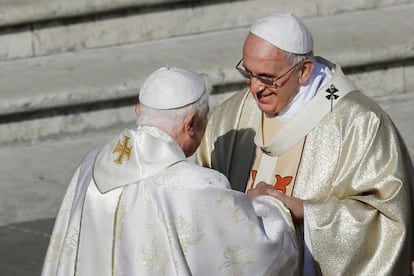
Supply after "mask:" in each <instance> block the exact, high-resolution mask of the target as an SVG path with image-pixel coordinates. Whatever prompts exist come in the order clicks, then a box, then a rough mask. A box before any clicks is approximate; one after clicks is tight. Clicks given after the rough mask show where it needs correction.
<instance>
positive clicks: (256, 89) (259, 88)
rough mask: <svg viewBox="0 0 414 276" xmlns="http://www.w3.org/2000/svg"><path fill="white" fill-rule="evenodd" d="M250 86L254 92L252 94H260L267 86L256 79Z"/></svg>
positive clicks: (251, 81)
mask: <svg viewBox="0 0 414 276" xmlns="http://www.w3.org/2000/svg"><path fill="white" fill-rule="evenodd" d="M249 86H250V91H252V93H254V94H256V93H259V92H261V91H263V90H264V89H265V85H264V84H263V83H261V82H260V81H259V80H258V79H257V78H255V77H252V78H251V79H250V83H249Z"/></svg>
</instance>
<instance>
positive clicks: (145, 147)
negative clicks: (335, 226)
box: [42, 127, 298, 276]
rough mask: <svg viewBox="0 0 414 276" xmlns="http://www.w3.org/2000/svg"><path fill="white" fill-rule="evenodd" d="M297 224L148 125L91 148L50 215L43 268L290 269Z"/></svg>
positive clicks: (142, 271) (82, 271) (129, 271)
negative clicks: (187, 155) (197, 161)
mask: <svg viewBox="0 0 414 276" xmlns="http://www.w3.org/2000/svg"><path fill="white" fill-rule="evenodd" d="M297 269H298V248H297V242H296V234H295V229H294V226H293V223H292V220H291V217H290V213H289V211H288V210H287V208H286V207H285V206H283V205H282V204H281V203H280V202H278V201H277V200H275V199H274V198H272V197H269V196H261V197H258V198H257V199H255V200H254V201H253V202H250V201H249V200H248V199H247V197H246V196H245V195H244V194H243V193H241V192H237V191H233V190H231V189H230V185H229V182H228V180H227V179H226V177H225V176H224V175H222V174H221V173H219V172H217V171H213V170H211V169H206V168H202V167H200V166H197V165H195V164H194V163H191V162H189V161H187V160H186V158H185V156H184V153H183V151H182V150H181V148H180V147H179V146H178V144H177V143H176V142H175V141H174V140H173V139H172V138H171V137H170V136H169V135H167V134H166V133H164V132H162V131H160V130H158V129H156V128H153V127H139V128H138V129H137V130H125V131H123V132H122V133H121V134H120V135H119V136H118V137H116V139H114V140H113V141H112V142H110V143H108V144H107V145H106V146H104V147H103V149H102V150H101V151H100V152H99V153H98V154H96V152H94V153H91V154H90V155H88V157H87V158H85V160H84V161H83V162H82V164H81V165H80V167H79V169H78V170H77V172H76V173H75V175H74V177H73V179H72V181H71V184H70V186H69V189H68V192H67V194H66V196H65V199H64V203H63V204H62V208H61V211H60V213H59V215H58V217H57V219H56V224H55V227H54V230H53V233H52V238H51V243H50V246H49V249H48V253H47V257H46V259H45V263H44V267H43V271H42V275H44V276H45V275H88V276H89V275H102V276H105V275H294V274H295V273H296V272H297Z"/></svg>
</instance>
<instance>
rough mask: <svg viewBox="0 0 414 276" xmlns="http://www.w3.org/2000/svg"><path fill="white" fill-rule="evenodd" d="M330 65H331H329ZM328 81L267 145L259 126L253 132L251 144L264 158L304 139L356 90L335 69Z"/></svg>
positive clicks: (340, 71)
mask: <svg viewBox="0 0 414 276" xmlns="http://www.w3.org/2000/svg"><path fill="white" fill-rule="evenodd" d="M322 62H326V61H323V60H322ZM331 65H332V64H331ZM331 70H332V78H331V79H330V80H329V82H327V83H326V84H325V85H323V86H322V87H320V88H319V89H318V92H317V93H316V94H315V96H314V97H313V98H312V99H311V100H310V101H309V102H308V103H306V104H305V105H304V106H303V107H302V109H301V110H300V111H299V112H298V113H296V115H295V116H294V117H293V118H292V119H291V120H289V121H288V122H287V123H286V124H285V125H284V126H283V127H282V129H280V130H279V131H278V133H277V134H276V135H275V136H274V137H273V138H272V140H271V141H270V142H269V144H267V145H265V144H263V132H262V125H261V124H260V126H259V129H258V131H257V132H256V135H255V138H254V141H255V144H256V146H258V147H260V148H261V149H262V151H263V153H265V154H266V155H269V156H280V155H282V154H284V153H285V152H287V151H288V150H289V149H291V148H292V147H293V146H295V145H296V144H297V143H298V142H299V141H300V140H301V139H302V138H304V137H305V136H306V135H307V134H308V133H309V132H310V131H311V130H312V129H313V128H314V127H315V126H316V125H317V124H318V123H319V122H320V121H321V120H322V118H323V117H325V116H326V115H327V114H328V113H329V112H331V111H332V109H333V108H334V106H335V105H336V103H337V102H338V101H339V100H341V99H342V98H343V97H344V96H345V95H346V94H348V93H349V92H351V91H355V90H358V89H357V88H356V86H355V85H354V84H353V83H352V82H351V81H349V80H348V78H346V77H345V76H344V74H343V73H342V70H341V68H340V67H339V66H338V65H336V66H335V67H332V69H331Z"/></svg>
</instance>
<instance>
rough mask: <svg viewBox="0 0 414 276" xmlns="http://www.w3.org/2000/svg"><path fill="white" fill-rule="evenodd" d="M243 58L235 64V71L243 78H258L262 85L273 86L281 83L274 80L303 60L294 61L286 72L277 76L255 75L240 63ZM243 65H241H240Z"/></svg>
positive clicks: (285, 73)
mask: <svg viewBox="0 0 414 276" xmlns="http://www.w3.org/2000/svg"><path fill="white" fill-rule="evenodd" d="M242 61H243V59H241V60H240V61H239V62H238V63H237V65H236V69H237V71H239V72H240V74H241V75H242V76H243V77H244V78H245V79H249V80H251V79H252V78H256V79H258V80H259V81H260V82H261V83H262V84H263V85H265V86H273V87H276V88H278V87H281V86H282V85H283V84H282V85H278V84H277V83H276V82H277V81H278V80H280V79H281V78H283V77H284V76H286V75H287V74H288V73H289V72H290V71H292V70H293V68H295V67H297V66H298V65H299V64H301V63H302V62H303V60H301V61H299V62H298V63H296V64H295V65H293V66H292V67H290V68H289V69H288V70H287V71H286V72H284V73H283V74H281V75H280V76H279V77H275V78H274V77H266V76H260V75H255V74H253V73H252V72H250V71H248V70H246V68H244V66H243V65H241V64H242ZM242 66H243V67H242Z"/></svg>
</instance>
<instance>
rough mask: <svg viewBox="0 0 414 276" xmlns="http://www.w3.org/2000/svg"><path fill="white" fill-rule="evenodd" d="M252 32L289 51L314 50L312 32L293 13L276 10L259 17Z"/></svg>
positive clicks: (304, 52) (302, 51) (303, 52)
mask: <svg viewBox="0 0 414 276" xmlns="http://www.w3.org/2000/svg"><path fill="white" fill-rule="evenodd" d="M250 32H251V33H252V34H254V35H256V36H258V37H260V38H262V39H264V40H266V41H267V42H269V43H271V44H273V45H274V46H276V47H278V48H279V49H282V50H284V51H286V52H289V53H294V54H307V53H309V52H311V51H313V39H312V34H311V33H310V31H309V29H308V28H307V27H306V26H305V24H304V23H303V22H302V20H300V19H299V18H297V17H296V16H294V15H293V14H291V13H281V12H274V13H272V14H270V15H268V16H266V17H263V18H261V19H259V20H258V21H257V22H256V23H254V24H253V25H252V27H251V28H250Z"/></svg>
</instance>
